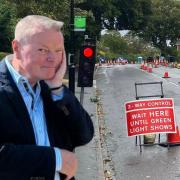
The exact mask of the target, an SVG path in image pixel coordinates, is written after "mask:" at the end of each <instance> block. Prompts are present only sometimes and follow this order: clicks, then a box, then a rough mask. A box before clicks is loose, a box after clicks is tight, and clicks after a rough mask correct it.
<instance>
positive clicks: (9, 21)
mask: <svg viewBox="0 0 180 180" xmlns="http://www.w3.org/2000/svg"><path fill="white" fill-rule="evenodd" d="M0 4H1V7H0V42H1V43H0V51H4V52H11V41H12V39H13V25H14V20H15V18H14V17H15V16H13V15H14V14H15V9H14V8H13V6H10V4H9V3H8V2H7V1H3V0H0Z"/></svg>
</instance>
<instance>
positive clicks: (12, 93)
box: [0, 61, 35, 144]
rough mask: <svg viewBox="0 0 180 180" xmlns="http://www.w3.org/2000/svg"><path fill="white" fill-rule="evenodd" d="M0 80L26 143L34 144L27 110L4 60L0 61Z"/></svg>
mask: <svg viewBox="0 0 180 180" xmlns="http://www.w3.org/2000/svg"><path fill="white" fill-rule="evenodd" d="M0 82H1V84H2V88H3V89H4V93H5V95H6V96H7V99H8V100H9V105H10V106H12V108H13V109H14V113H15V114H16V115H17V117H18V119H19V121H21V122H20V124H21V125H22V129H23V131H24V136H25V138H26V139H27V141H28V143H30V144H35V135H34V131H33V127H32V123H31V120H30V117H29V113H28V110H27V109H26V105H25V103H24V100H23V98H22V97H21V94H20V92H19V90H18V88H17V86H16V84H15V82H14V81H13V79H12V77H11V75H10V73H9V71H8V69H7V67H6V65H5V62H4V61H2V62H1V63H0ZM7 103H8V102H7Z"/></svg>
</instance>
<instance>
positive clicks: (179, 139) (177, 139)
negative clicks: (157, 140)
mask: <svg viewBox="0 0 180 180" xmlns="http://www.w3.org/2000/svg"><path fill="white" fill-rule="evenodd" d="M167 142H168V143H171V144H173V143H180V134H179V128H178V126H176V133H168V134H167Z"/></svg>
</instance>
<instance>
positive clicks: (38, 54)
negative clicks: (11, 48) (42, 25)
mask: <svg viewBox="0 0 180 180" xmlns="http://www.w3.org/2000/svg"><path fill="white" fill-rule="evenodd" d="M63 50H64V40H63V36H62V34H61V33H59V32H56V31H55V30H46V31H44V32H40V33H37V34H36V35H34V36H33V37H32V38H31V39H30V40H28V43H26V44H24V45H23V44H20V49H19V52H20V69H19V72H20V73H21V74H22V75H24V76H26V77H27V78H28V80H29V81H30V83H36V82H37V81H39V80H50V79H52V78H53V77H54V75H55V73H56V71H57V69H58V68H59V67H60V66H61V63H62V60H63Z"/></svg>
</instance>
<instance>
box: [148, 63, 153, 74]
mask: <svg viewBox="0 0 180 180" xmlns="http://www.w3.org/2000/svg"><path fill="white" fill-rule="evenodd" d="M148 72H149V73H152V65H151V64H150V66H149V67H148Z"/></svg>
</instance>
